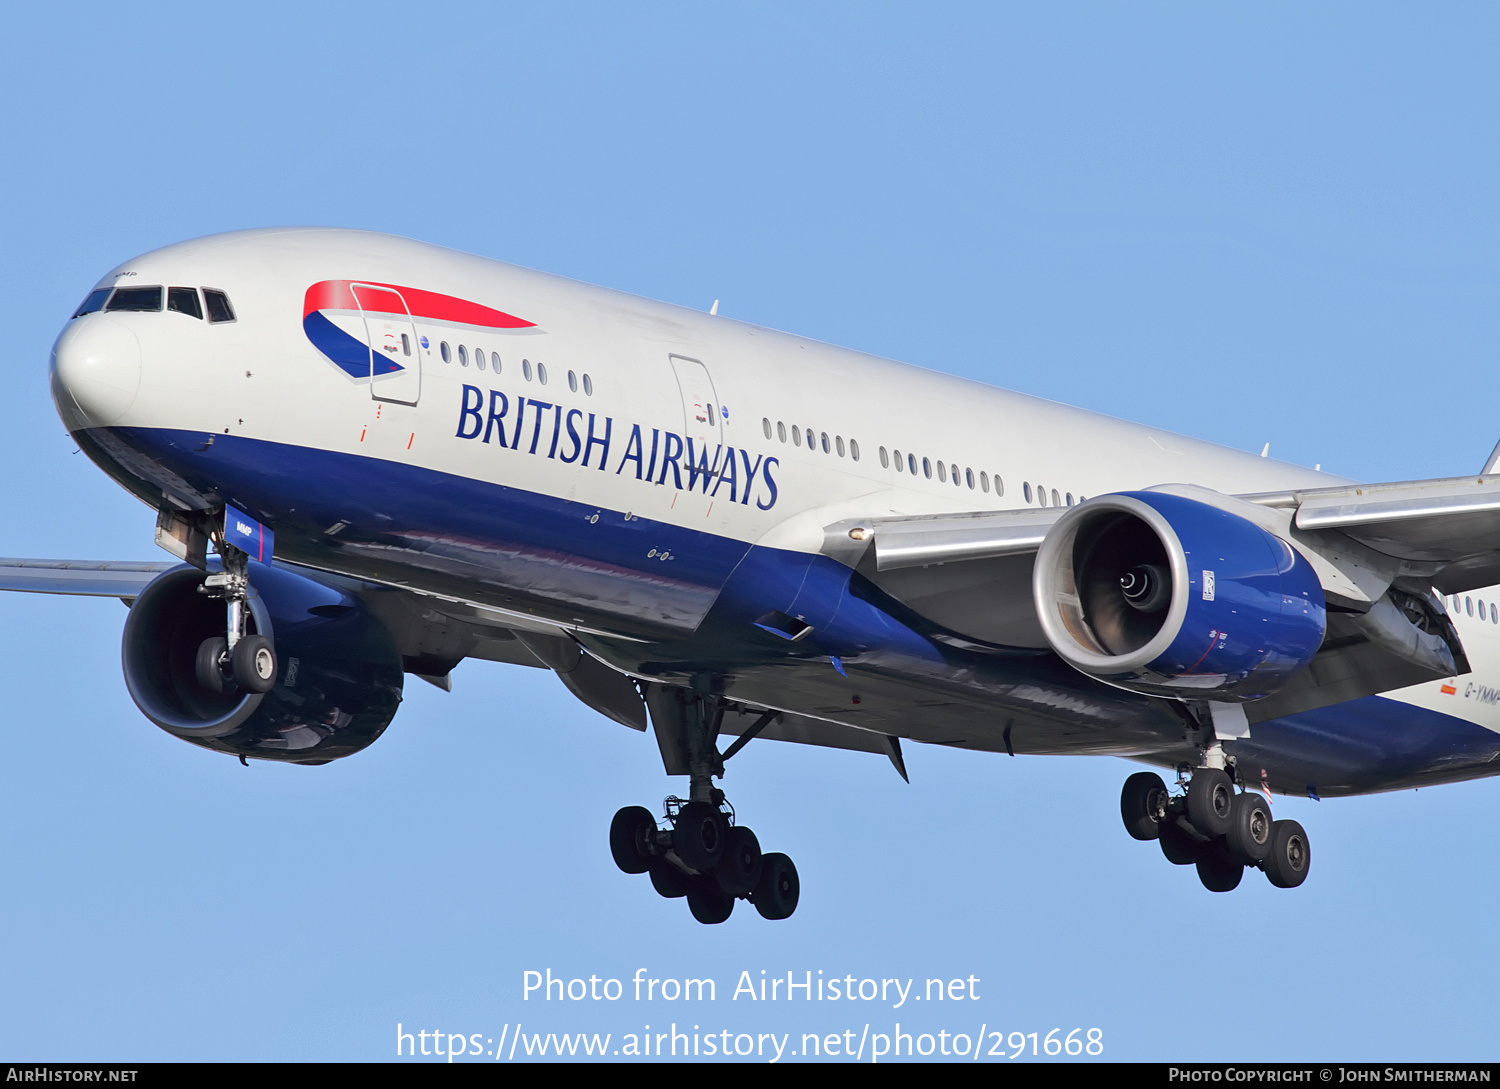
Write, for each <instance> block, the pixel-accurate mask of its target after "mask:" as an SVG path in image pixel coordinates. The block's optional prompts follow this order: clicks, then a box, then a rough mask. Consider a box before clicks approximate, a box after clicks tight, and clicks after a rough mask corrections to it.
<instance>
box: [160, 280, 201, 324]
mask: <svg viewBox="0 0 1500 1089" xmlns="http://www.w3.org/2000/svg"><path fill="white" fill-rule="evenodd" d="M167 309H168V310H170V311H172V312H173V313H174V314H186V315H188V317H192V318H197V319H198V320H199V321H202V320H203V307H202V306H200V305H199V303H198V289H197V288H196V287H169V288H167Z"/></svg>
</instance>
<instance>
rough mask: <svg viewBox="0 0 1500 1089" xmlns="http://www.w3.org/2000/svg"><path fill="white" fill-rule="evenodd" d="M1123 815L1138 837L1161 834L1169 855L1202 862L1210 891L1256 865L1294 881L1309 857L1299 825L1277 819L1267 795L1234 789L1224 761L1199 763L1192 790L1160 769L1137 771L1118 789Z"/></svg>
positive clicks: (1285, 884) (1290, 885)
mask: <svg viewBox="0 0 1500 1089" xmlns="http://www.w3.org/2000/svg"><path fill="white" fill-rule="evenodd" d="M1179 782H1180V780H1179ZM1120 816H1121V817H1123V818H1124V820H1125V830H1126V831H1127V832H1129V833H1130V834H1131V835H1132V836H1134V837H1135V838H1136V839H1139V840H1152V839H1154V840H1156V841H1158V842H1159V843H1160V844H1161V853H1162V854H1164V855H1166V856H1167V861H1168V862H1171V863H1172V864H1174V865H1177V866H1187V865H1195V866H1197V867H1198V879H1199V880H1200V881H1202V882H1203V886H1204V887H1205V888H1207V889H1208V890H1209V891H1210V892H1228V891H1229V890H1230V889H1233V888H1234V887H1236V886H1237V885H1238V884H1239V883H1240V878H1242V877H1243V876H1244V875H1245V870H1247V869H1249V868H1251V867H1254V868H1256V869H1259V870H1261V871H1263V872H1264V873H1265V875H1266V877H1267V878H1268V879H1269V880H1270V882H1271V884H1273V885H1275V886H1276V887H1277V888H1282V889H1294V888H1296V887H1297V886H1298V885H1300V884H1302V882H1303V881H1305V880H1306V879H1307V871H1308V867H1309V865H1310V864H1311V862H1312V849H1311V848H1310V847H1309V845H1308V840H1307V833H1306V832H1304V831H1303V830H1302V825H1300V824H1298V823H1297V822H1296V821H1273V820H1272V819H1271V809H1270V806H1269V805H1268V804H1267V802H1266V799H1265V798H1264V797H1262V796H1261V795H1260V794H1259V793H1257V792H1255V791H1253V790H1246V791H1241V792H1240V793H1235V789H1234V781H1233V780H1232V779H1231V778H1230V777H1229V774H1228V773H1227V772H1225V771H1223V770H1221V769H1219V768H1212V767H1204V768H1198V769H1197V770H1195V771H1194V772H1193V773H1192V778H1191V780H1189V781H1188V782H1187V792H1186V793H1185V794H1176V795H1174V794H1172V793H1170V792H1169V791H1168V790H1167V785H1166V783H1164V782H1162V779H1161V776H1159V775H1156V774H1155V773H1153V772H1149V771H1142V772H1137V773H1136V774H1135V775H1132V776H1131V777H1130V778H1129V779H1126V780H1125V788H1124V790H1122V791H1121V792H1120Z"/></svg>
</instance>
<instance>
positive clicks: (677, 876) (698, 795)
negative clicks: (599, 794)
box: [609, 685, 801, 923]
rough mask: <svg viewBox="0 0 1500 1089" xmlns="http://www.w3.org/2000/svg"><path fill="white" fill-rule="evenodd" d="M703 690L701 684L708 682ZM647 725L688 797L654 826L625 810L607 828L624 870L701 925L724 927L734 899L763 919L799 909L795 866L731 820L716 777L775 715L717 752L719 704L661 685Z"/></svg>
mask: <svg viewBox="0 0 1500 1089" xmlns="http://www.w3.org/2000/svg"><path fill="white" fill-rule="evenodd" d="M703 687H707V686H706V685H705V686H703ZM647 702H648V704H649V705H650V708H651V718H652V722H653V724H654V725H655V727H656V732H657V739H658V741H659V742H660V744H661V747H662V758H663V760H664V762H665V763H666V766H667V771H668V773H669V774H684V773H685V774H687V775H688V776H689V777H690V785H689V791H688V795H689V796H688V797H687V798H678V797H669V798H667V799H666V802H665V803H664V804H665V810H666V813H665V816H664V817H663V818H662V819H661V820H660V821H658V819H657V818H656V816H655V815H654V814H652V812H651V811H650V810H649V809H645V808H643V807H641V806H627V807H626V808H624V809H622V810H620V811H619V812H618V813H616V814H615V817H614V820H613V821H612V822H611V823H610V828H609V849H610V854H612V855H613V856H614V860H615V865H616V866H618V867H619V868H620V869H621V870H623V871H624V872H625V873H634V874H639V873H645V874H649V875H650V877H651V884H652V886H653V887H654V888H655V889H656V891H657V892H658V893H660V894H661V895H662V896H665V897H669V898H676V897H685V898H686V899H687V903H688V910H689V911H691V912H692V914H693V918H695V919H697V920H698V921H699V922H700V923H722V922H723V921H724V920H725V919H727V918H729V916H730V913H731V912H733V911H734V903H735V901H736V900H748V901H749V902H750V903H751V904H753V905H755V910H756V911H758V912H760V914H761V915H762V916H763V917H765V918H767V919H785V918H787V917H788V916H790V915H791V914H792V912H794V911H796V910H797V899H798V896H799V893H800V891H801V885H800V883H799V882H798V880H797V867H796V866H794V865H793V864H792V860H791V859H790V858H788V857H787V856H786V855H784V854H779V853H772V854H763V853H762V852H761V849H760V841H759V840H758V839H757V838H756V836H755V833H754V832H752V831H751V830H750V829H749V828H747V827H746V826H744V825H742V824H738V823H736V821H735V813H734V807H733V806H731V805H730V804H729V803H728V801H727V800H726V799H725V797H724V792H723V791H722V790H720V789H719V788H718V787H716V786H714V784H713V780H714V778H716V777H717V778H722V777H723V775H724V761H725V759H727V758H728V757H730V756H733V755H734V754H735V753H736V752H738V751H739V750H740V748H742V747H743V743H744V742H745V741H748V740H749V738H750V737H752V736H753V735H754V734H756V733H759V732H760V730H762V729H764V728H765V726H766V725H767V724H768V723H769V722H770V721H771V720H772V719H774V718H775V712H767V713H766V714H765V715H764V716H762V717H761V719H760V721H759V722H757V723H756V724H755V725H754V726H752V727H751V728H750V729H749V730H747V731H746V732H745V733H744V734H742V735H741V737H740V740H739V741H736V742H735V744H734V745H732V746H730V748H729V750H728V752H727V753H723V754H721V753H720V752H719V750H718V748H717V744H716V742H717V738H718V733H719V725H720V723H721V722H722V721H723V717H724V709H725V701H724V700H723V698H722V697H719V696H715V695H713V694H711V693H709V692H700V691H697V690H696V689H686V688H659V689H656V690H654V691H651V692H648V694H647Z"/></svg>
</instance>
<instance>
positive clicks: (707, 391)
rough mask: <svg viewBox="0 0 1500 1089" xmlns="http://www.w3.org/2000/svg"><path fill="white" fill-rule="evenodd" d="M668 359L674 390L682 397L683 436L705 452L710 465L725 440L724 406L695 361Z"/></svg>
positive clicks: (684, 358) (702, 369)
mask: <svg viewBox="0 0 1500 1089" xmlns="http://www.w3.org/2000/svg"><path fill="white" fill-rule="evenodd" d="M670 358H671V360H672V371H673V372H674V373H675V374H676V375H677V388H678V390H679V391H681V393H682V413H683V416H684V417H685V419H684V423H683V427H684V431H683V434H684V435H686V436H687V437H688V438H691V439H692V440H693V444H694V446H695V447H696V448H697V449H699V450H702V449H705V448H706V449H707V450H708V451H709V455H708V456H709V460H710V461H712V460H713V457H714V451H715V450H716V449H717V448H718V446H719V444H720V443H721V442H722V441H723V438H724V432H723V415H724V406H723V405H721V404H719V398H718V397H717V396H716V395H715V394H714V383H713V379H712V378H710V377H709V376H708V368H707V367H705V366H704V365H703V364H702V363H700V362H698V361H697V360H696V359H688V358H687V357H686V356H681V355H674V356H671V357H670Z"/></svg>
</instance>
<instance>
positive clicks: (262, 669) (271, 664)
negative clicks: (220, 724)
mask: <svg viewBox="0 0 1500 1089" xmlns="http://www.w3.org/2000/svg"><path fill="white" fill-rule="evenodd" d="M220 554H221V556H222V559H223V569H222V570H220V571H215V572H214V573H213V574H211V575H209V576H208V577H207V578H205V579H204V580H203V585H202V586H200V587H199V588H198V589H199V592H200V593H203V594H207V595H208V596H209V597H222V598H223V599H224V602H225V625H224V627H225V634H224V635H213V636H209V638H207V639H205V640H203V642H202V643H200V644H199V646H198V653H197V655H196V656H195V658H194V662H193V666H194V673H195V674H196V676H197V678H198V683H199V684H200V685H202V686H203V687H204V688H205V689H207V690H208V691H210V692H212V693H214V694H215V695H222V694H224V693H227V692H233V691H235V690H236V689H241V690H243V691H246V692H252V693H256V692H269V691H270V690H271V688H272V686H273V685H275V683H276V648H275V647H273V646H272V645H271V641H270V640H269V639H267V638H266V637H265V636H264V635H260V634H258V633H255V632H247V631H246V630H245V628H246V614H247V611H248V609H247V600H248V597H249V593H250V579H249V573H248V569H249V566H250V557H249V556H248V555H246V554H245V552H243V551H242V550H240V549H238V548H236V547H235V546H234V545H231V544H228V543H225V542H222V541H221V542H220Z"/></svg>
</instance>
